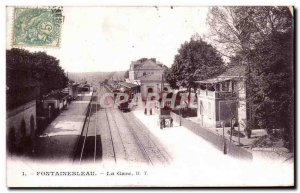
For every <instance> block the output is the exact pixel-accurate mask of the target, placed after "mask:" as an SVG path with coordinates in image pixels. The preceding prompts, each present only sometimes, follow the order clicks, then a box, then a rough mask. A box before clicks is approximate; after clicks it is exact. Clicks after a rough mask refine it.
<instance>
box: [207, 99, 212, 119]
mask: <svg viewBox="0 0 300 193" xmlns="http://www.w3.org/2000/svg"><path fill="white" fill-rule="evenodd" d="M207 114H208V117H209V118H211V117H212V116H211V103H210V102H208V107H207Z"/></svg>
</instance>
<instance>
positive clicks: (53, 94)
mask: <svg viewBox="0 0 300 193" xmlns="http://www.w3.org/2000/svg"><path fill="white" fill-rule="evenodd" d="M67 96H68V94H66V93H63V92H60V91H54V92H51V93H49V94H48V95H46V96H45V98H44V99H45V100H47V99H53V98H54V99H57V100H60V99H63V98H65V97H67Z"/></svg>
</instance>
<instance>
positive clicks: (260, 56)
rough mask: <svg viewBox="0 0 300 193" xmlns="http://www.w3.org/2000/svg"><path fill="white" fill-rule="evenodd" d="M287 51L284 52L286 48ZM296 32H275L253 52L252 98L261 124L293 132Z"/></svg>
mask: <svg viewBox="0 0 300 193" xmlns="http://www.w3.org/2000/svg"><path fill="white" fill-rule="evenodd" d="M283 50H284V51H283ZM293 50H294V48H293V33H292V31H288V32H285V33H283V32H274V33H272V34H270V36H269V37H268V38H266V39H265V40H264V41H262V42H261V43H259V44H258V45H257V46H256V48H255V49H254V50H252V51H251V53H250V55H249V59H248V60H249V62H250V64H251V65H250V66H251V69H250V70H249V76H250V77H251V79H250V81H249V86H248V87H249V89H248V93H249V100H250V101H251V102H252V104H253V117H254V118H255V119H256V120H257V122H258V125H259V126H260V127H262V128H267V130H268V132H269V133H272V131H273V130H274V129H285V130H286V131H287V132H293V129H294V125H293V122H294V120H293V117H294V103H293V101H294V80H293V78H294V77H293V76H292V75H293V58H294V57H293Z"/></svg>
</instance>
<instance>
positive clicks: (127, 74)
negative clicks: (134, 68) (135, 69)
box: [124, 70, 129, 79]
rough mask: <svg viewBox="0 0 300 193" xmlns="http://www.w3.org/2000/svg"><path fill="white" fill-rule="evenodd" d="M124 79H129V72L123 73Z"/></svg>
mask: <svg viewBox="0 0 300 193" xmlns="http://www.w3.org/2000/svg"><path fill="white" fill-rule="evenodd" d="M124 78H125V79H126V78H129V70H126V71H125V73H124Z"/></svg>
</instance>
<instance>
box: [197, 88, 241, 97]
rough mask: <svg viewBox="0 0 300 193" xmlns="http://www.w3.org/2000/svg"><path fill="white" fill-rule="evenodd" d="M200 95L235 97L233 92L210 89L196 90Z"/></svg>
mask: <svg viewBox="0 0 300 193" xmlns="http://www.w3.org/2000/svg"><path fill="white" fill-rule="evenodd" d="M198 93H199V95H200V96H209V97H212V98H234V97H236V93H235V92H228V91H210V90H201V89H199V90H198Z"/></svg>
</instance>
